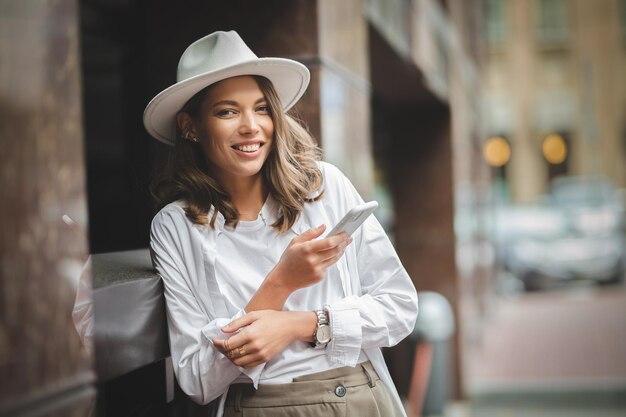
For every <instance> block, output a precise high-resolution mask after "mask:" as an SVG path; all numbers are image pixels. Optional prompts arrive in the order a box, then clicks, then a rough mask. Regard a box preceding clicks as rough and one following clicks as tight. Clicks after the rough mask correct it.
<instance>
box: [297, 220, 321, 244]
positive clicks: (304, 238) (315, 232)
mask: <svg viewBox="0 0 626 417" xmlns="http://www.w3.org/2000/svg"><path fill="white" fill-rule="evenodd" d="M324 230H326V225H325V224H321V225H319V226H317V227H314V228H312V229H309V230H307V231H306V232H304V233H302V234H301V235H298V236H296V237H294V238H293V239H292V240H291V243H292V244H293V243H302V242H308V241H309V240H313V239H315V238H316V237H320V236H321V235H322V233H324Z"/></svg>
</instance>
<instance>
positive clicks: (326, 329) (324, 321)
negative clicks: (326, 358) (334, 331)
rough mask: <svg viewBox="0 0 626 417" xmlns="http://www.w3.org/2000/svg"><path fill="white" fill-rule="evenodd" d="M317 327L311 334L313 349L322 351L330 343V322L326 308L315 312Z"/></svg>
mask: <svg viewBox="0 0 626 417" xmlns="http://www.w3.org/2000/svg"><path fill="white" fill-rule="evenodd" d="M315 314H317V327H316V328H315V331H314V332H313V347H314V348H315V349H323V348H325V347H326V345H327V344H328V342H330V322H329V317H328V309H327V308H326V306H325V307H324V309H322V310H316V311H315Z"/></svg>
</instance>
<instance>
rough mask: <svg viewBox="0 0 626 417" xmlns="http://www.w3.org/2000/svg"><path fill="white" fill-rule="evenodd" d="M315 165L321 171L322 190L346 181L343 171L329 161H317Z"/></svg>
mask: <svg viewBox="0 0 626 417" xmlns="http://www.w3.org/2000/svg"><path fill="white" fill-rule="evenodd" d="M317 167H318V168H319V170H320V172H321V173H322V178H323V179H324V191H326V190H327V189H328V187H335V186H337V185H340V184H341V183H343V182H345V181H347V178H346V176H345V175H344V174H343V172H341V170H340V169H339V168H337V167H336V166H335V165H333V164H331V163H328V162H324V161H317Z"/></svg>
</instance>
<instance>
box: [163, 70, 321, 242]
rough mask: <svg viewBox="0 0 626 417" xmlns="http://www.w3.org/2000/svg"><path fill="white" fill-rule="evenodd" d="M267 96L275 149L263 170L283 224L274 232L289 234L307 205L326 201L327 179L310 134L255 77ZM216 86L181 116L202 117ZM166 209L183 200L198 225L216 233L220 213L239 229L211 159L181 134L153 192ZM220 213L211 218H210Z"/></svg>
mask: <svg viewBox="0 0 626 417" xmlns="http://www.w3.org/2000/svg"><path fill="white" fill-rule="evenodd" d="M252 77H253V78H254V79H255V81H256V82H257V84H258V85H259V88H260V89H261V91H262V92H263V94H264V95H265V99H266V100H267V104H268V106H269V108H270V116H271V118H272V121H273V123H274V138H273V141H272V145H271V146H272V149H271V150H270V153H269V155H268V157H267V160H266V161H265V164H263V168H262V175H263V180H264V181H265V184H266V186H267V188H268V190H269V193H270V195H271V196H272V198H273V199H274V200H275V201H276V203H277V206H278V218H277V220H276V221H275V222H274V223H273V224H272V227H274V228H275V229H277V230H278V231H280V232H285V231H287V230H289V229H290V228H291V227H292V226H293V224H294V223H295V222H296V220H297V219H298V216H299V215H300V213H301V212H302V210H303V209H304V204H305V203H307V202H312V201H316V200H318V199H319V198H320V197H321V196H322V192H321V191H320V189H321V186H322V174H321V172H320V170H319V168H318V166H317V164H316V161H318V160H319V159H320V156H321V151H320V149H319V147H318V146H317V145H316V143H315V142H314V140H313V138H312V137H311V135H310V134H309V132H308V131H307V130H306V129H305V128H304V127H303V126H302V125H301V124H300V123H299V122H298V121H297V120H296V119H294V118H293V117H292V116H290V115H289V114H287V113H285V112H284V111H283V109H282V105H281V102H280V98H279V97H278V94H277V93H276V90H275V89H274V86H273V85H272V83H271V82H270V81H269V80H268V79H267V78H265V77H260V76H252ZM210 89H211V86H209V87H206V88H205V89H203V90H201V91H200V92H198V93H196V94H195V95H194V96H193V97H192V98H191V99H189V101H187V103H186V104H185V105H184V106H183V108H182V109H181V112H185V113H187V114H189V115H190V116H191V117H194V118H195V117H197V116H198V114H199V110H200V105H201V104H202V101H203V100H204V98H205V97H206V95H207V93H208V91H209V90H210ZM151 192H152V195H153V197H154V198H155V200H156V202H157V208H158V209H160V208H162V207H163V206H165V205H166V204H168V203H171V202H172V201H176V200H183V201H185V203H186V207H185V213H186V215H187V218H189V220H191V221H192V222H193V223H196V224H200V225H207V224H208V225H210V226H211V227H212V228H215V220H216V219H217V213H218V212H220V213H222V215H223V216H224V218H225V219H226V224H229V225H233V226H237V223H238V221H239V219H238V215H237V211H236V210H235V207H234V206H233V204H232V201H231V199H230V196H229V195H228V193H227V192H226V191H225V190H224V189H223V188H222V187H221V186H220V184H219V183H218V182H217V181H216V180H215V179H214V178H213V177H211V176H210V175H209V170H208V167H207V163H206V159H205V157H204V155H203V154H202V150H201V149H200V147H199V146H198V144H196V143H194V142H191V141H189V140H187V139H184V138H182V132H181V131H180V129H178V128H177V137H176V142H175V145H174V151H173V152H172V153H171V155H170V159H169V161H168V164H167V167H166V169H165V172H164V174H163V175H161V176H160V177H159V178H157V179H156V180H155V181H154V182H153V184H152V187H151ZM211 206H213V207H215V209H216V210H214V211H213V215H212V216H211V218H210V219H209V218H208V213H209V211H210V208H211Z"/></svg>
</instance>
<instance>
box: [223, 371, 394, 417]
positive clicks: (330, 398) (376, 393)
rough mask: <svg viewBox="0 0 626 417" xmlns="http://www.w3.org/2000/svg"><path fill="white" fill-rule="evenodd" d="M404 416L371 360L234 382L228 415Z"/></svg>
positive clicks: (253, 416) (310, 416)
mask: <svg viewBox="0 0 626 417" xmlns="http://www.w3.org/2000/svg"><path fill="white" fill-rule="evenodd" d="M287 416H289V417H339V416H341V417H401V416H402V412H401V411H400V410H399V409H398V405H396V402H395V401H394V400H393V398H392V397H391V395H390V393H389V391H388V389H387V387H385V384H384V383H383V382H382V381H381V380H380V378H379V377H378V374H377V373H376V371H375V370H374V368H373V367H372V364H371V363H370V362H364V363H362V364H359V365H357V366H356V367H355V368H349V367H344V368H338V369H331V370H330V371H324V372H319V373H316V374H311V375H305V376H301V377H298V378H294V380H293V382H292V383H290V384H277V385H274V384H260V385H259V389H258V390H255V389H254V387H253V386H252V385H251V384H233V385H231V387H230V389H229V391H228V396H227V397H226V407H225V410H224V417H287Z"/></svg>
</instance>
